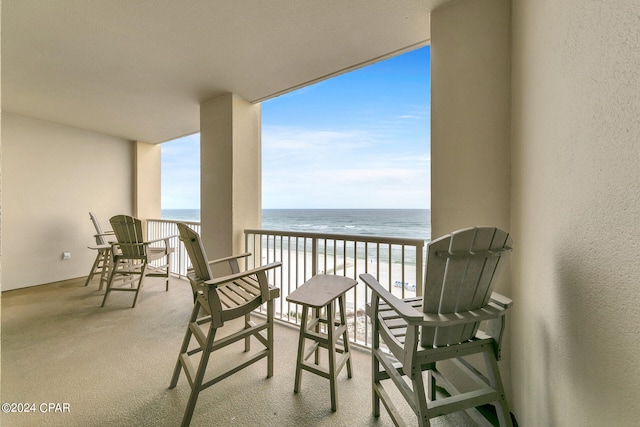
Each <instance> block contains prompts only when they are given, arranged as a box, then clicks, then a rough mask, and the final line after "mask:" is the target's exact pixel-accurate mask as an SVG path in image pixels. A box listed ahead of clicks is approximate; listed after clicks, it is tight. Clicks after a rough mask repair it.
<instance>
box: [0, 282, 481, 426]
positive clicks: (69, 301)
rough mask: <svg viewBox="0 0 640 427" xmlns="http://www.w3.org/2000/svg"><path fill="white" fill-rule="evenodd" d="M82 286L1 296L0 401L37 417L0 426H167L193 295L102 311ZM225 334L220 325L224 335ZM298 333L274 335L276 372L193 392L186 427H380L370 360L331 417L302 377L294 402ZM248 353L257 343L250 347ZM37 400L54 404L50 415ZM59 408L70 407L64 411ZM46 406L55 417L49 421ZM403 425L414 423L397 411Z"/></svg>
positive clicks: (181, 288)
mask: <svg viewBox="0 0 640 427" xmlns="http://www.w3.org/2000/svg"><path fill="white" fill-rule="evenodd" d="M83 283H84V278H80V279H75V280H69V281H64V282H57V283H52V284H47V285H42V286H37V287H32V288H27V289H20V290H15V291H9V292H5V293H3V294H2V337H1V345H2V359H1V365H2V377H1V380H2V382H1V389H0V391H1V396H2V403H20V404H26V403H28V404H35V408H36V412H35V413H2V415H1V418H0V424H1V425H3V426H34V425H47V426H134V425H135V426H177V425H179V424H180V421H181V420H182V416H183V412H184V408H185V406H186V403H187V399H188V397H189V392H190V388H189V385H188V382H187V379H186V377H185V376H184V374H182V375H181V377H180V380H179V381H178V386H177V387H176V388H175V389H172V390H169V389H168V388H167V387H168V385H169V381H170V379H171V374H172V372H173V368H174V366H175V362H176V357H177V354H178V350H179V347H180V344H181V342H182V339H183V336H184V332H185V327H186V322H187V320H188V318H189V314H190V311H191V308H192V304H193V299H192V295H191V288H190V286H189V285H188V283H187V282H186V281H184V280H179V279H172V281H171V286H170V288H169V291H168V292H165V291H164V282H162V281H161V279H157V278H148V279H147V280H146V283H145V287H144V289H143V290H142V292H141V294H140V298H139V300H138V304H137V306H136V307H135V308H134V309H131V308H130V306H131V303H132V301H133V293H129V292H116V293H113V294H112V295H110V296H109V300H108V301H107V304H106V307H104V308H101V307H100V304H101V302H102V296H103V292H102V291H98V289H97V288H98V283H97V279H94V281H93V283H91V284H90V285H89V286H88V287H84V286H83ZM226 327H227V326H225V328H226ZM297 341H298V335H297V329H295V328H293V327H289V326H288V325H282V324H278V325H277V326H276V329H275V342H276V348H275V372H274V376H273V377H272V378H269V379H267V378H266V360H263V361H260V362H258V363H256V364H253V365H252V366H250V367H248V368H246V369H244V370H242V371H240V372H238V373H236V374H234V375H233V376H231V377H229V378H227V379H225V380H223V381H221V382H220V383H218V384H215V385H213V386H212V387H210V388H208V389H206V390H204V391H203V392H201V393H200V397H199V399H198V403H197V405H196V408H195V411H194V415H193V419H192V423H191V425H192V426H201V425H225V426H232V425H237V426H276V425H288V426H390V425H393V423H392V422H391V419H390V418H389V416H388V414H387V413H386V411H385V410H384V409H383V410H382V415H381V416H380V417H379V418H374V417H373V416H372V414H371V383H370V381H371V380H370V375H371V372H370V369H371V360H370V354H369V353H368V352H367V351H366V350H356V351H354V352H353V353H354V354H353V366H354V374H353V378H352V379H347V374H346V369H345V370H343V371H342V372H341V373H340V376H339V381H338V401H339V408H338V411H337V412H332V411H331V406H330V395H329V382H328V380H326V379H324V378H321V377H318V376H315V375H312V374H311V373H308V372H303V377H302V389H301V391H300V393H298V394H294V393H293V383H294V374H295V372H294V370H295V357H296V351H297ZM255 347H256V348H257V347H258V345H257V343H256V344H255ZM242 350H243V347H242V344H241V343H238V344H235V345H232V346H229V347H227V349H225V350H222V351H221V352H218V353H221V354H220V355H219V357H220V359H216V355H215V353H214V356H213V357H212V358H211V362H210V367H212V369H215V368H216V366H219V365H216V364H220V363H225V362H224V360H230V359H233V358H238V357H242V354H243V352H242ZM42 403H58V404H60V406H59V407H57V408H56V407H55V406H54V407H51V408H52V409H51V411H52V412H50V411H49V409H48V408H49V406H47V405H45V407H44V408H45V409H47V412H43V411H41V407H40V404H42ZM63 404H68V405H63ZM56 409H59V410H62V411H64V412H56ZM404 415H406V419H407V420H409V421H411V422H412V423H413V421H415V418H413V417H412V416H411V415H412V413H411V411H410V409H409V408H408V406H407V408H406V412H405V413H404ZM432 425H434V426H464V425H473V423H472V422H471V421H470V419H469V418H468V417H467V416H466V414H462V413H461V414H452V415H449V416H445V417H440V418H436V419H434V420H432Z"/></svg>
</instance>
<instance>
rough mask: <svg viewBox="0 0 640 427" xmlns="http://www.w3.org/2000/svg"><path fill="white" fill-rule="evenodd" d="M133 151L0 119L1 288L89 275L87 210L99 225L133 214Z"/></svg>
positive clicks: (84, 135)
mask: <svg viewBox="0 0 640 427" xmlns="http://www.w3.org/2000/svg"><path fill="white" fill-rule="evenodd" d="M133 153H134V152H133V147H132V143H131V142H129V141H126V140H123V139H119V138H113V137H109V136H104V135H99V134H95V133H91V132H87V131H82V130H78V129H73V128H69V127H65V126H61V125H57V124H52V123H47V122H42V121H37V120H33V119H29V118H25V117H21V116H14V115H10V114H6V113H3V114H2V236H1V242H2V281H1V286H2V290H3V291H6V290H10V289H16V288H22V287H26V286H33V285H40V284H43V283H49V282H55V281H58V280H64V279H69V278H74V277H80V276H86V275H87V274H88V273H89V269H90V267H91V265H92V263H93V260H94V259H95V252H93V251H91V250H89V249H87V246H88V245H92V244H95V240H93V234H95V230H94V228H93V225H92V223H91V221H90V220H89V211H94V212H95V213H96V214H97V215H98V217H99V218H100V220H101V222H102V224H103V227H104V228H108V221H109V218H110V217H111V216H113V215H115V214H119V213H128V214H131V213H132V198H131V194H132V170H133ZM64 251H70V252H71V259H70V260H62V253H63V252H64Z"/></svg>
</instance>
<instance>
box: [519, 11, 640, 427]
mask: <svg viewBox="0 0 640 427" xmlns="http://www.w3.org/2000/svg"><path fill="white" fill-rule="evenodd" d="M512 50H513V68H512V82H513V97H512V105H513V107H512V116H513V121H512V129H513V133H512V137H513V145H512V155H513V157H512V170H513V174H512V182H513V191H512V213H513V214H512V225H513V232H514V234H515V236H514V238H515V241H516V242H517V248H518V250H517V251H515V252H514V254H513V257H512V265H513V287H512V289H513V299H514V301H515V304H514V315H513V317H512V319H513V322H512V324H513V332H512V349H511V351H512V359H511V360H512V372H511V374H512V382H513V390H514V391H513V401H514V411H515V412H516V414H517V416H518V421H519V422H520V425H522V426H603V425H606V426H632V425H638V422H639V420H640V403H638V398H639V397H640V364H639V363H638V354H640V340H639V339H638V338H639V337H640V309H638V307H639V306H640V5H639V4H638V2H637V0H615V1H614V0H608V1H607V0H605V1H583V0H582V1H581V0H564V1H557V0H535V1H533V0H514V1H513V49H512Z"/></svg>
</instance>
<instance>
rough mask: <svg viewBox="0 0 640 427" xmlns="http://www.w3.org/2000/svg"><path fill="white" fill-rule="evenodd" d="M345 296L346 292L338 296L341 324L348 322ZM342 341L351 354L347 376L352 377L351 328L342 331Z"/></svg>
mask: <svg viewBox="0 0 640 427" xmlns="http://www.w3.org/2000/svg"><path fill="white" fill-rule="evenodd" d="M344 298H345V296H344V294H342V295H340V296H339V297H338V304H339V305H340V324H341V325H346V324H347V315H346V313H347V311H346V307H345V303H344ZM342 342H343V345H344V352H345V353H346V354H348V355H349V358H348V359H347V378H352V372H351V349H350V348H349V328H345V330H344V332H343V333H342Z"/></svg>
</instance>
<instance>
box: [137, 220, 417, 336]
mask: <svg viewBox="0 0 640 427" xmlns="http://www.w3.org/2000/svg"><path fill="white" fill-rule="evenodd" d="M177 222H178V221H170V220H148V232H149V239H153V238H160V237H164V236H171V235H176V234H177V226H176V223H177ZM182 222H185V223H187V224H189V225H190V226H191V227H193V228H194V230H196V231H198V232H200V223H198V222H189V221H182ZM244 234H245V249H246V251H247V252H249V253H251V254H252V255H251V256H250V257H249V258H247V260H246V265H245V268H248V269H249V268H254V267H257V266H260V265H264V264H267V263H270V262H275V261H279V262H282V267H281V268H278V269H275V270H272V271H270V272H269V281H270V283H271V284H272V285H274V286H277V287H278V288H280V290H281V295H280V298H279V299H278V300H277V301H276V317H277V318H279V319H281V320H283V321H286V322H289V323H293V324H299V322H300V319H301V316H302V312H301V306H299V305H297V304H292V303H289V302H287V301H286V296H287V295H289V293H291V292H293V291H294V290H295V289H297V288H298V286H300V285H302V284H303V283H304V282H305V281H306V280H308V279H310V278H311V277H313V276H314V275H316V274H336V275H341V276H346V277H351V278H353V279H356V280H358V276H359V275H360V274H362V273H369V274H371V275H373V276H374V277H376V278H377V279H378V281H380V283H381V284H382V285H383V286H385V287H387V289H389V290H390V291H391V292H392V293H393V294H395V295H396V296H398V297H399V298H407V297H411V296H416V295H418V296H420V295H421V293H422V277H423V270H422V269H423V267H422V266H423V260H424V247H425V241H424V240H422V239H408V238H395V237H382V236H363V235H345V234H324V233H307V232H291V231H278V230H264V229H246V230H245V231H244ZM172 244H173V246H174V247H175V248H176V251H175V253H174V259H173V260H172V261H173V265H174V267H173V273H174V274H176V275H178V276H180V277H184V276H185V275H186V271H187V268H188V267H189V266H190V263H189V261H188V257H187V254H186V251H185V249H184V246H183V245H182V244H181V242H180V241H179V239H177V238H175V242H173V241H172ZM367 300H369V292H368V289H367V287H366V286H365V285H364V283H361V282H360V281H358V285H357V286H356V287H354V288H353V289H351V290H350V291H348V292H347V295H346V302H347V304H346V305H347V323H348V328H349V336H350V341H351V342H353V343H355V344H358V345H364V346H370V345H371V338H370V333H371V332H370V331H371V326H370V323H369V322H368V321H367V318H366V315H365V303H366V301H367Z"/></svg>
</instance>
